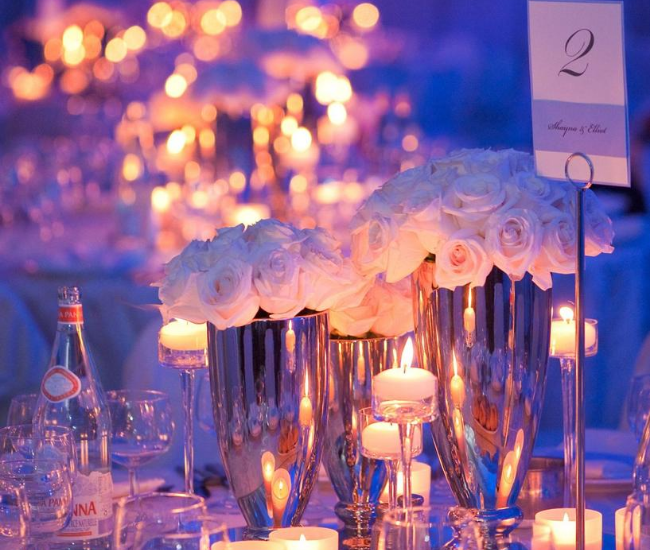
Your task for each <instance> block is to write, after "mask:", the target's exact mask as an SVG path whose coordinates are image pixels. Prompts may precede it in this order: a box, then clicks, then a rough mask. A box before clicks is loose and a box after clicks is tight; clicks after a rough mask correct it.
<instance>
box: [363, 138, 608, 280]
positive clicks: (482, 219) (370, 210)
mask: <svg viewBox="0 0 650 550" xmlns="http://www.w3.org/2000/svg"><path fill="white" fill-rule="evenodd" d="M574 197H575V193H574V190H573V187H572V186H571V184H569V183H568V182H561V181H559V182H549V181H547V180H544V179H541V178H539V177H537V176H536V175H535V174H534V172H533V161H532V157H531V156H530V155H529V154H527V153H522V152H519V151H514V150H502V151H491V150H481V149H463V150H460V151H456V152H453V153H452V154H451V155H449V156H447V157H445V158H440V159H434V160H432V161H430V162H429V163H427V164H426V165H424V166H420V167H417V168H413V169H411V170H406V171H405V172H402V173H400V174H397V175H396V176H395V177H394V178H392V179H391V180H389V181H388V182H386V183H385V184H384V185H383V186H382V187H381V188H380V189H378V190H376V191H375V192H374V193H373V194H372V195H371V196H370V197H369V198H368V200H367V201H366V202H365V203H364V204H363V205H362V207H361V208H360V209H359V211H358V212H357V214H356V215H355V217H354V218H353V220H352V259H353V261H354V262H355V264H356V265H357V267H358V268H359V270H360V271H361V272H362V273H363V274H364V275H375V274H379V273H383V274H385V278H386V281H387V282H388V283H395V282H396V281H399V280H401V279H403V278H404V277H406V276H407V275H410V274H411V273H413V272H414V271H415V270H416V269H417V267H418V266H419V265H420V263H421V262H422V261H423V260H424V259H425V258H427V257H428V256H429V255H432V256H435V260H436V265H437V269H436V282H437V284H438V285H439V286H440V287H442V288H449V289H453V288H455V287H457V286H462V285H466V284H471V285H472V286H482V285H483V284H484V283H485V279H486V277H487V275H488V274H489V273H490V271H491V270H492V268H493V267H494V266H496V267H498V268H499V269H501V270H502V271H504V272H505V273H507V274H508V275H509V276H510V277H511V278H512V279H515V280H517V279H521V278H522V277H523V276H524V275H525V274H526V273H530V274H531V275H532V276H533V280H534V282H535V283H536V284H537V285H538V286H539V287H540V288H542V289H547V288H549V287H550V286H551V284H552V281H551V273H573V272H574V270H575V253H576V242H575V215H574ZM585 216H586V231H585V249H586V253H587V255H589V256H597V255H598V254H600V253H601V252H605V253H609V252H612V250H613V248H612V244H611V243H612V239H613V237H614V232H613V229H612V222H611V220H610V219H609V218H608V217H607V215H606V214H605V212H604V211H603V209H602V207H601V206H600V203H599V202H598V200H597V198H596V195H595V194H594V193H593V191H587V196H586V206H585Z"/></svg>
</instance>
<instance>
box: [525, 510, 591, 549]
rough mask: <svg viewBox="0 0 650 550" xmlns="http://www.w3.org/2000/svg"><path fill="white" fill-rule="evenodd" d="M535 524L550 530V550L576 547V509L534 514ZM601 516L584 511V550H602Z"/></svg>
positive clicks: (543, 511) (545, 511)
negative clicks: (547, 527) (546, 526)
mask: <svg viewBox="0 0 650 550" xmlns="http://www.w3.org/2000/svg"><path fill="white" fill-rule="evenodd" d="M535 522H536V523H539V524H541V525H548V526H549V527H550V528H551V549H552V550H574V549H575V547H576V509H575V508H552V509H550V510H542V511H541V512H537V514H535ZM602 547H603V516H602V514H601V513H600V512H596V510H585V550H602Z"/></svg>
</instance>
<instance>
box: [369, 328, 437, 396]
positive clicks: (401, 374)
mask: <svg viewBox="0 0 650 550" xmlns="http://www.w3.org/2000/svg"><path fill="white" fill-rule="evenodd" d="M412 361H413V342H412V340H411V339H410V338H409V339H408V341H407V343H406V346H404V352H403V353H402V366H401V367H400V368H392V369H387V370H385V371H382V372H380V373H379V374H377V375H375V376H374V377H373V381H372V383H373V388H372V393H373V397H375V398H377V399H379V400H381V401H407V402H408V401H410V402H413V401H425V400H428V399H431V398H433V396H434V395H435V393H436V389H437V387H436V377H435V375H434V374H433V373H432V372H429V371H428V370H425V369H420V368H412V367H411V363H412Z"/></svg>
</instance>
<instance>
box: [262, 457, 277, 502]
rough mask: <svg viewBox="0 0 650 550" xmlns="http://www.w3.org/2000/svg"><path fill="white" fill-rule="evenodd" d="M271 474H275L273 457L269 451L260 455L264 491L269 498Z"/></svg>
mask: <svg viewBox="0 0 650 550" xmlns="http://www.w3.org/2000/svg"><path fill="white" fill-rule="evenodd" d="M273 472H275V456H274V455H273V453H272V452H271V451H266V452H265V453H264V454H263V455H262V478H263V479H264V490H265V492H266V494H267V496H269V497H270V496H271V482H272V481H273Z"/></svg>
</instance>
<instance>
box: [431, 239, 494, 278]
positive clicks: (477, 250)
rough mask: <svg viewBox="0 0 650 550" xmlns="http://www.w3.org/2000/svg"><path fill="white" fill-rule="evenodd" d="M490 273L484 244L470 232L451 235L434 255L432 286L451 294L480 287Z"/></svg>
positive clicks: (489, 261) (488, 259)
mask: <svg viewBox="0 0 650 550" xmlns="http://www.w3.org/2000/svg"><path fill="white" fill-rule="evenodd" d="M490 271H492V260H490V257H489V256H488V254H487V252H486V250H485V242H484V240H483V239H482V238H481V237H480V236H479V235H477V234H476V233H475V232H474V231H473V230H471V229H461V230H459V231H456V232H455V233H453V234H452V235H451V236H450V237H449V239H448V240H447V241H446V242H445V243H444V244H443V245H442V247H441V248H440V250H439V251H438V254H436V275H435V278H436V283H437V284H438V286H440V287H442V288H448V289H450V290H453V289H454V288H456V287H457V286H464V285H466V284H472V286H483V285H484V284H485V279H486V278H487V276H488V275H489V274H490Z"/></svg>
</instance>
